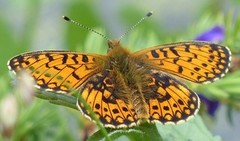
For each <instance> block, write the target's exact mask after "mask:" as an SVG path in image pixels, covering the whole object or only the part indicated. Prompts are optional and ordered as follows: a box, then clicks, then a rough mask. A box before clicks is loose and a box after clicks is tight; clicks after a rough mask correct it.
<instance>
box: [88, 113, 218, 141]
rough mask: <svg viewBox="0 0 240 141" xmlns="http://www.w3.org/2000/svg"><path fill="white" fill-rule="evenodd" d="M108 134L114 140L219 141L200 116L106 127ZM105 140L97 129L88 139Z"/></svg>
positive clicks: (91, 140) (89, 140)
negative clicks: (174, 122)
mask: <svg viewBox="0 0 240 141" xmlns="http://www.w3.org/2000/svg"><path fill="white" fill-rule="evenodd" d="M107 131H108V136H109V137H110V138H111V140H114V141H135V140H137V141H153V140H154V141H155V140H158V141H186V140H189V141H190V140H193V141H203V140H207V141H220V140H221V138H220V137H219V136H213V135H212V134H211V133H210V132H209V131H208V129H207V128H206V126H205V125H204V123H203V121H202V119H201V117H200V116H198V115H197V116H195V118H193V119H191V120H189V121H188V122H186V123H183V124H179V125H162V124H159V123H156V124H149V123H143V124H141V125H139V126H137V127H133V128H126V129H108V130H107ZM98 140H105V137H104V136H103V135H102V132H101V131H100V130H99V131H97V132H96V133H94V134H93V135H92V136H91V137H90V138H89V139H88V141H98Z"/></svg>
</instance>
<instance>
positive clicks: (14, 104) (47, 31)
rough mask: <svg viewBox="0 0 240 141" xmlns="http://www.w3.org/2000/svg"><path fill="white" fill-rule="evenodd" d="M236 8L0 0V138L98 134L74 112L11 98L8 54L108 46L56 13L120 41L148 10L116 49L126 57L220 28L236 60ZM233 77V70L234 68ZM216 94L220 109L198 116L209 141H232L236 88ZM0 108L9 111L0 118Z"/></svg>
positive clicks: (238, 123) (239, 117)
mask: <svg viewBox="0 0 240 141" xmlns="http://www.w3.org/2000/svg"><path fill="white" fill-rule="evenodd" d="M239 9H240V2H239V1H238V0H230V1H228V0H211V1H208V0H199V1H191V0H179V1H165V0H160V1H158V0H155V1H151V2H150V1H146V0H145V1H141V2H139V1H137V0H132V1H129V0H122V1H117V0H102V1H97V0H95V1H83V0H69V1H64V0H52V1H48V0H11V1H7V0H0V46H1V47H0V56H1V57H0V58H1V59H0V64H1V65H0V93H1V94H0V103H1V104H0V109H1V110H0V114H2V115H0V116H1V118H0V140H22V141H23V140H24V141H25V140H85V139H86V138H87V136H89V134H92V133H93V132H94V131H96V130H97V129H96V127H95V124H94V123H93V122H91V121H88V120H86V119H85V118H84V117H83V116H82V115H81V113H80V112H79V111H76V110H73V109H70V108H65V107H62V106H57V105H54V104H50V103H49V102H48V101H46V100H42V99H39V98H31V96H30V98H29V99H30V100H27V102H26V101H25V102H24V101H22V100H19V98H17V100H16V99H14V98H13V97H15V96H16V95H19V94H16V93H18V92H17V90H16V89H17V88H16V85H14V84H15V83H16V82H15V81H14V80H13V79H12V78H11V77H10V75H9V71H8V68H7V65H6V64H7V61H8V60H9V59H10V58H11V57H13V56H15V55H18V54H20V53H23V52H28V51H35V50H47V49H52V50H71V51H83V52H89V53H99V54H106V51H107V44H106V43H105V42H104V39H102V37H100V36H98V35H95V34H93V33H90V32H89V31H87V30H86V29H83V28H79V27H77V26H75V25H72V24H70V23H67V22H65V21H64V20H63V19H62V16H63V15H66V16H69V17H71V18H72V19H74V20H76V21H78V22H80V23H82V24H84V25H87V26H88V27H91V28H93V29H96V30H97V31H99V32H101V33H103V34H105V35H106V36H107V37H109V38H119V37H120V36H121V35H122V34H123V33H124V32H125V31H126V30H127V29H128V28H129V27H131V25H133V24H135V23H136V22H137V21H138V20H139V19H140V18H141V17H143V16H144V15H145V14H146V13H147V12H148V11H153V12H154V14H153V16H152V17H151V18H150V19H148V20H146V21H144V22H143V23H142V24H141V25H139V26H138V27H136V29H134V30H133V31H132V32H130V33H129V34H128V35H126V36H125V37H124V38H123V40H122V44H123V45H124V46H126V47H128V48H129V49H130V50H132V51H136V50H140V49H143V48H147V47H148V46H153V45H158V44H162V43H171V42H175V41H186V40H192V39H194V38H195V37H196V36H198V35H199V34H201V33H202V32H204V31H206V30H208V29H210V28H211V27H213V26H215V25H221V26H223V27H225V30H226V37H225V40H224V42H223V44H224V45H227V46H229V47H230V49H231V50H232V52H233V54H234V55H235V56H236V58H237V57H238V56H239V53H240V51H239V49H240V34H239V33H240V32H239V31H240V30H239V28H240V18H239V12H240V11H239ZM236 66H238V64H237V65H236ZM234 72H239V70H238V67H237V69H236V71H234ZM233 74H234V76H231V79H232V78H233V79H235V78H238V77H239V78H240V74H239V73H237V74H236V73H233ZM230 75H231V74H230ZM227 78H228V76H227V77H226V80H227ZM229 78H230V76H229ZM228 80H229V79H228ZM221 81H223V82H224V79H223V80H221ZM227 82H228V83H230V82H229V81H227ZM227 82H226V83H227ZM235 82H236V83H237V82H240V81H239V79H237V80H236V81H235ZM219 83H220V82H219ZM231 83H232V81H231ZM236 83H234V84H233V85H232V86H236ZM221 84H222V83H221ZM216 86H218V85H217V84H216ZM190 87H191V88H193V89H194V90H199V91H200V92H203V93H204V92H205V91H204V89H205V88H207V87H208V86H207V85H205V86H203V88H201V86H200V87H199V86H196V85H194V84H190ZM209 87H211V86H209ZM212 87H214V85H212ZM222 89H223V90H224V91H222V92H223V93H224V94H223V95H224V96H222V95H221V96H219V95H218V94H215V95H214V96H210V97H211V98H215V99H217V100H219V101H220V103H221V106H220V108H219V109H218V110H217V114H216V116H214V117H211V116H209V117H208V116H204V115H203V116H202V117H203V120H204V123H205V124H206V123H207V128H208V130H209V131H210V132H211V133H212V135H213V136H215V135H219V136H218V137H217V139H216V138H215V139H216V140H221V139H223V140H229V139H231V140H232V141H237V140H238V139H239V137H240V136H239V130H240V113H239V109H240V103H239V101H240V98H239V95H240V91H239V93H238V92H236V91H237V90H239V89H236V88H235V87H234V92H232V93H231V92H229V91H227V90H228V88H227V87H226V86H225V87H224V86H223V88H221V90H222ZM233 95H234V96H233ZM17 97H18V96H17ZM20 99H21V98H20ZM29 101H30V102H29ZM6 106H7V108H9V110H8V111H7V112H5V113H4V112H2V111H4V110H3V109H6ZM1 112H2V113H1ZM3 114H4V115H3ZM14 115H15V117H14ZM204 117H205V118H204ZM8 120H10V121H8ZM4 122H7V123H4ZM6 126H8V127H7V128H6Z"/></svg>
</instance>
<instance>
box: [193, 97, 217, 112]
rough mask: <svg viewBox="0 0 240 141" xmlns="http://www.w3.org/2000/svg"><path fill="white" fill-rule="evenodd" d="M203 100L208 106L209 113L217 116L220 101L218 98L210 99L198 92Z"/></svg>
mask: <svg viewBox="0 0 240 141" xmlns="http://www.w3.org/2000/svg"><path fill="white" fill-rule="evenodd" d="M198 96H199V98H200V99H201V102H202V103H203V104H204V105H205V106H206V109H207V113H208V114H209V115H210V116H215V113H216V111H217V109H218V107H219V102H218V101H217V100H210V99H208V98H206V97H205V96H204V95H202V94H199V93H198Z"/></svg>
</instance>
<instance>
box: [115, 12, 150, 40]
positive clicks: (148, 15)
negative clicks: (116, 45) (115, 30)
mask: <svg viewBox="0 0 240 141" xmlns="http://www.w3.org/2000/svg"><path fill="white" fill-rule="evenodd" d="M152 14H153V12H152V11H150V12H148V13H147V14H146V15H145V16H144V17H142V18H141V19H140V20H139V21H138V22H137V23H136V24H134V25H133V26H131V27H130V28H129V29H128V30H127V31H126V32H125V33H124V34H122V36H120V38H119V41H120V40H122V38H123V37H124V36H125V35H127V34H128V33H129V32H130V31H132V30H133V29H134V28H135V27H137V26H138V25H139V24H140V23H142V22H143V21H144V20H146V18H148V17H150V16H152Z"/></svg>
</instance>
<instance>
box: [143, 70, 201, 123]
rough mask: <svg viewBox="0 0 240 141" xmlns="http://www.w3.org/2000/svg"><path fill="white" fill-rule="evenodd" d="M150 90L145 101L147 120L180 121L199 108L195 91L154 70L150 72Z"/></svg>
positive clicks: (193, 113)
mask: <svg viewBox="0 0 240 141" xmlns="http://www.w3.org/2000/svg"><path fill="white" fill-rule="evenodd" d="M151 75H152V82H151V83H149V86H148V87H149V89H151V90H152V94H151V95H150V98H149V99H148V100H147V101H146V103H147V104H148V106H149V115H150V117H149V121H150V122H160V123H163V124H168V123H174V124H176V123H180V122H183V121H187V120H188V119H190V118H191V117H193V116H194V115H195V114H196V113H197V112H198V109H199V106H200V100H199V98H198V96H197V94H196V93H194V92H193V91H191V90H190V89H188V88H187V87H186V86H185V85H183V84H182V83H180V82H179V81H177V80H176V79H174V78H172V77H170V76H168V75H165V74H162V73H159V72H156V73H152V74H151Z"/></svg>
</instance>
